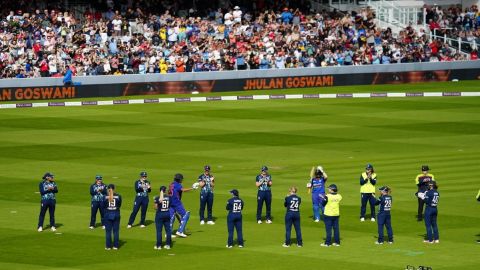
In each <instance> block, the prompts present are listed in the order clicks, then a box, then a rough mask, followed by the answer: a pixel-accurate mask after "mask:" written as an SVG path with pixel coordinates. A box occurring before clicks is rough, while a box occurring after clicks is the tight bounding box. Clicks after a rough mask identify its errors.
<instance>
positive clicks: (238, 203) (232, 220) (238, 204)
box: [226, 189, 244, 248]
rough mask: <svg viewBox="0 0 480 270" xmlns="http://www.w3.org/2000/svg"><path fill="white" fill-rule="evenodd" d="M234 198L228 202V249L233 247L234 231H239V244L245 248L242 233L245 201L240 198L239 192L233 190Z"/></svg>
mask: <svg viewBox="0 0 480 270" xmlns="http://www.w3.org/2000/svg"><path fill="white" fill-rule="evenodd" d="M230 193H231V194H232V198H231V199H229V200H228V201H227V207H226V209H227V211H228V215H227V228H228V240H227V248H232V247H233V230H234V229H235V230H237V243H238V247H239V248H243V233H242V209H243V205H244V204H243V200H242V199H240V198H239V197H238V196H239V194H238V190H236V189H233V190H231V191H230Z"/></svg>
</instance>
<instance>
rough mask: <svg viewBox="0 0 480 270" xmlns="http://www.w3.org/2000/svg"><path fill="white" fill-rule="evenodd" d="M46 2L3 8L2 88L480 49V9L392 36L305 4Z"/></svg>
mask: <svg viewBox="0 0 480 270" xmlns="http://www.w3.org/2000/svg"><path fill="white" fill-rule="evenodd" d="M37 2H38V3H37ZM40 2H41V1H11V0H4V1H2V3H1V4H0V12H1V17H0V78H27V77H50V76H52V77H59V76H63V74H64V72H65V70H66V66H67V65H68V66H69V67H70V69H71V70H72V72H73V74H74V75H76V76H85V75H107V74H108V75H111V74H114V75H121V74H145V73H173V72H206V71H222V70H245V69H283V68H300V67H322V66H342V65H370V64H372V65H377V64H394V63H413V62H434V61H461V60H470V59H471V60H476V59H478V55H477V50H476V48H472V47H471V46H470V48H467V49H468V53H465V52H462V51H461V50H458V49H456V47H455V46H452V45H451V42H447V36H446V35H448V38H453V39H458V38H462V39H466V40H475V41H478V40H479V38H480V28H479V25H480V13H479V11H478V8H477V7H476V6H472V7H469V8H466V9H465V10H462V9H460V8H458V7H451V8H447V9H442V8H439V7H436V6H435V7H427V19H428V22H429V23H428V28H429V29H420V30H418V31H417V30H416V29H415V28H414V27H410V26H407V27H405V28H404V29H402V30H400V31H398V32H393V31H392V29H390V28H380V27H378V26H377V24H376V20H375V12H374V10H373V9H370V8H368V7H364V8H362V9H361V10H358V12H352V13H351V14H350V13H349V14H343V13H341V12H337V11H327V10H323V11H320V12H314V11H313V10H311V9H310V6H309V5H308V3H309V1H290V2H291V3H294V4H291V5H290V6H286V5H285V3H284V1H237V2H239V3H241V4H242V3H243V4H244V5H242V6H233V4H231V2H230V1H226V0H220V1H217V6H216V7H215V8H211V9H208V10H202V11H199V10H197V9H196V7H195V6H192V5H188V4H183V2H184V1H169V0H164V1H161V2H162V3H161V4H160V5H158V4H156V5H155V4H154V3H157V2H158V1H148V0H147V1H145V0H144V1H113V0H112V1H110V0H107V1H99V2H98V3H96V4H95V5H82V3H83V2H82V1H79V2H78V3H76V2H74V1H71V2H72V5H71V6H70V7H69V8H65V7H64V6H63V3H64V2H63V1H49V2H48V5H46V4H45V3H43V4H42V3H40ZM81 2H82V3H81ZM133 2H135V3H133ZM197 2H202V1H197ZM75 3H76V4H77V6H75ZM199 4H202V3H199ZM11 7H16V8H15V9H14V10H11V9H12V8H11ZM258 10H261V12H259V11H258ZM432 33H433V34H432ZM432 37H435V38H432ZM449 44H450V45H449Z"/></svg>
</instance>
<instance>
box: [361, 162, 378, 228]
mask: <svg viewBox="0 0 480 270" xmlns="http://www.w3.org/2000/svg"><path fill="white" fill-rule="evenodd" d="M376 183H377V174H376V173H375V172H374V170H373V166H372V164H367V167H366V168H365V172H363V173H362V174H361V175H360V194H361V204H362V206H361V207H360V221H362V222H363V221H365V212H366V211H367V202H368V203H370V220H371V221H372V222H374V221H375V200H376V199H375V184H376Z"/></svg>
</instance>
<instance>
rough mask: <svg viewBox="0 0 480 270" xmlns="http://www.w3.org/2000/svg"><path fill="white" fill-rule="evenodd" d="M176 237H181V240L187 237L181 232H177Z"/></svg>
mask: <svg viewBox="0 0 480 270" xmlns="http://www.w3.org/2000/svg"><path fill="white" fill-rule="evenodd" d="M176 235H178V236H180V237H183V238H185V237H187V235H186V234H184V233H182V232H177V233H176Z"/></svg>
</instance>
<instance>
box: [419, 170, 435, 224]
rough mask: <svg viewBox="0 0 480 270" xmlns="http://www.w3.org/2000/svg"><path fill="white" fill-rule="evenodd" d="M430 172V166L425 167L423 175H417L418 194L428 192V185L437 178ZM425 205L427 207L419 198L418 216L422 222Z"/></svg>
mask: <svg viewBox="0 0 480 270" xmlns="http://www.w3.org/2000/svg"><path fill="white" fill-rule="evenodd" d="M429 170H430V168H429V167H428V165H423V166H422V173H421V174H419V175H417V177H415V184H416V185H417V188H418V190H417V192H418V193H425V192H426V191H427V190H428V183H430V181H435V177H434V176H433V174H431V173H429V172H428V171H429ZM424 205H425V202H424V201H423V200H422V199H420V198H418V214H417V220H418V221H422V216H423V215H422V213H423V207H424Z"/></svg>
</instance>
